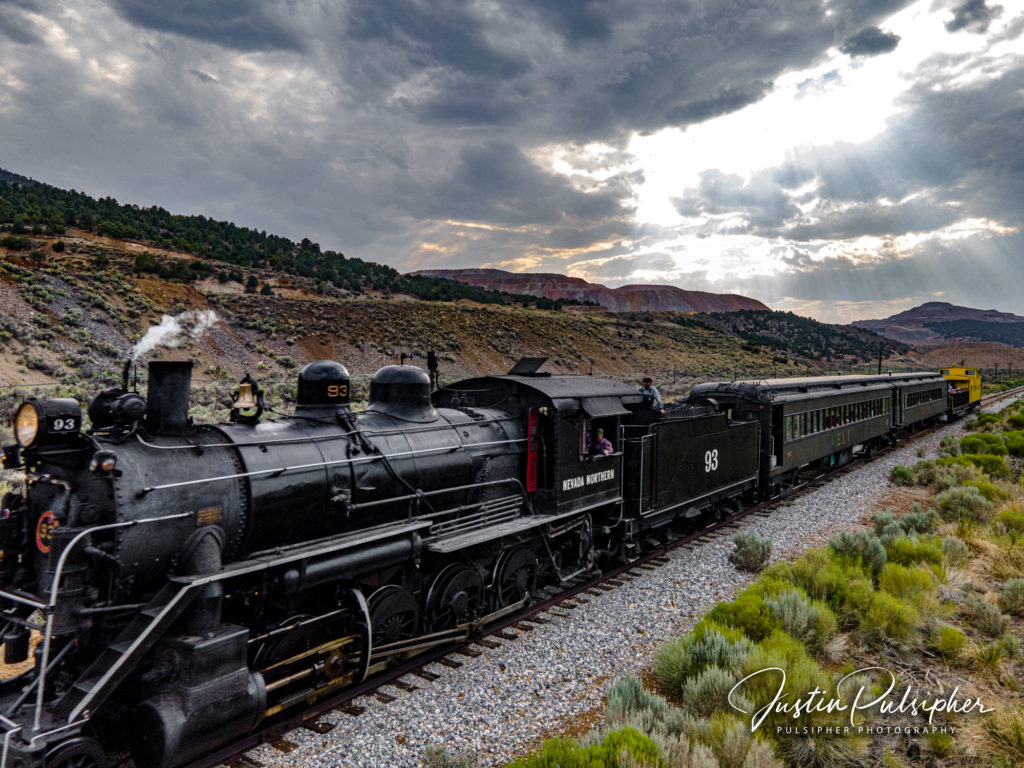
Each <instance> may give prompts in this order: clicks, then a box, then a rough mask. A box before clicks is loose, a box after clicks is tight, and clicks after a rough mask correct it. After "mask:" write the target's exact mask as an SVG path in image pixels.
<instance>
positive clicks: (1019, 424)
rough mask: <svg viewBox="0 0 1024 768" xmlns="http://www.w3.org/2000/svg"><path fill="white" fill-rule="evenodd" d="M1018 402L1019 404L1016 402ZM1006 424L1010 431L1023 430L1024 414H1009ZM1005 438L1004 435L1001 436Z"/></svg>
mask: <svg viewBox="0 0 1024 768" xmlns="http://www.w3.org/2000/svg"><path fill="white" fill-rule="evenodd" d="M1018 402H1020V401H1019V400H1018ZM1006 424H1007V426H1009V427H1010V429H1024V413H1011V414H1010V415H1009V416H1007V417H1006ZM1003 438H1004V439H1005V438H1006V434H1004V435H1003Z"/></svg>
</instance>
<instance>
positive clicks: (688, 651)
mask: <svg viewBox="0 0 1024 768" xmlns="http://www.w3.org/2000/svg"><path fill="white" fill-rule="evenodd" d="M719 605H726V603H719ZM713 621H715V619H712V618H710V615H709V617H708V623H705V622H702V624H704V629H703V631H701V632H699V633H698V632H697V631H693V632H689V633H687V634H685V635H683V637H681V638H679V639H678V640H673V641H669V642H667V643H665V644H664V645H662V646H661V647H660V648H658V650H657V651H656V652H655V654H654V674H655V676H656V677H657V680H658V684H659V685H661V686H662V687H663V688H664V689H665V690H667V691H669V692H670V693H672V694H673V695H679V693H680V692H681V691H682V688H683V686H684V685H685V683H686V681H687V679H688V678H690V677H693V676H694V675H696V674H698V673H699V672H701V671H702V670H704V669H705V668H707V667H710V666H715V667H718V668H720V669H727V670H737V669H740V668H741V667H742V666H743V663H744V662H745V660H746V658H747V656H748V655H749V653H750V649H751V643H750V641H749V640H747V639H746V638H745V637H740V638H736V639H731V638H729V637H726V634H725V633H724V632H721V631H719V630H718V629H717V628H715V627H713V626H712V625H711V624H710V622H713Z"/></svg>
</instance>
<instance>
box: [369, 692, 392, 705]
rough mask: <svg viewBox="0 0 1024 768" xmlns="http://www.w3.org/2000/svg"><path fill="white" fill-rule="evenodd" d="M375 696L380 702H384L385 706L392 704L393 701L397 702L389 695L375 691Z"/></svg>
mask: <svg viewBox="0 0 1024 768" xmlns="http://www.w3.org/2000/svg"><path fill="white" fill-rule="evenodd" d="M373 695H374V696H376V697H377V699H378V700H379V701H383V702H384V703H385V704H390V703H391V702H392V701H394V700H395V697H394V696H391V695H390V694H387V693H381V692H380V691H374V692H373Z"/></svg>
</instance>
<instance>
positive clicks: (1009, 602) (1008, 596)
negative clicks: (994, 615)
mask: <svg viewBox="0 0 1024 768" xmlns="http://www.w3.org/2000/svg"><path fill="white" fill-rule="evenodd" d="M996 602H997V603H999V610H1001V611H1003V613H1009V614H1012V615H1014V616H1021V617H1024V579H1010V580H1009V581H1007V582H1006V583H1005V584H1003V590H1002V591H1001V592H1000V593H999V597H998V598H997V599H996Z"/></svg>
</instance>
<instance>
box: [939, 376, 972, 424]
mask: <svg viewBox="0 0 1024 768" xmlns="http://www.w3.org/2000/svg"><path fill="white" fill-rule="evenodd" d="M939 374H941V375H942V377H943V378H946V379H949V411H950V413H951V414H953V415H954V416H959V415H960V414H962V413H967V412H968V411H973V410H974V409H975V408H977V407H978V404H979V403H980V402H981V371H979V370H978V369H977V368H967V367H965V366H962V365H959V366H953V367H951V368H941V369H940V370H939Z"/></svg>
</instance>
